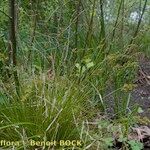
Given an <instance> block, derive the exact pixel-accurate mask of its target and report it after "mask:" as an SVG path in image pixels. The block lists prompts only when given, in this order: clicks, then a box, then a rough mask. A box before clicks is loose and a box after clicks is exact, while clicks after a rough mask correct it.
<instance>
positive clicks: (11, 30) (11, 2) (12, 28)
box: [8, 0, 19, 95]
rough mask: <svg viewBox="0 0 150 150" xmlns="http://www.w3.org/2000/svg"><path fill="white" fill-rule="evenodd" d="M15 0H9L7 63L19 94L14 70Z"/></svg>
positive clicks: (15, 44) (15, 62)
mask: <svg viewBox="0 0 150 150" xmlns="http://www.w3.org/2000/svg"><path fill="white" fill-rule="evenodd" d="M15 6H16V4H15V0H9V13H10V27H9V46H8V53H9V64H12V65H13V75H14V81H15V86H16V92H17V94H18V95H19V79H18V74H17V70H16V66H17V58H16V55H17V42H16V9H15Z"/></svg>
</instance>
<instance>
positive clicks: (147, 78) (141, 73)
mask: <svg viewBox="0 0 150 150" xmlns="http://www.w3.org/2000/svg"><path fill="white" fill-rule="evenodd" d="M135 83H136V84H137V87H136V88H135V90H134V91H133V93H132V102H131V103H133V104H135V103H137V104H139V105H140V106H141V108H142V109H143V113H142V114H141V115H142V116H143V117H148V118H149V119H150V59H148V58H145V57H144V58H142V60H140V67H139V70H138V76H137V79H136V81H135Z"/></svg>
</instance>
